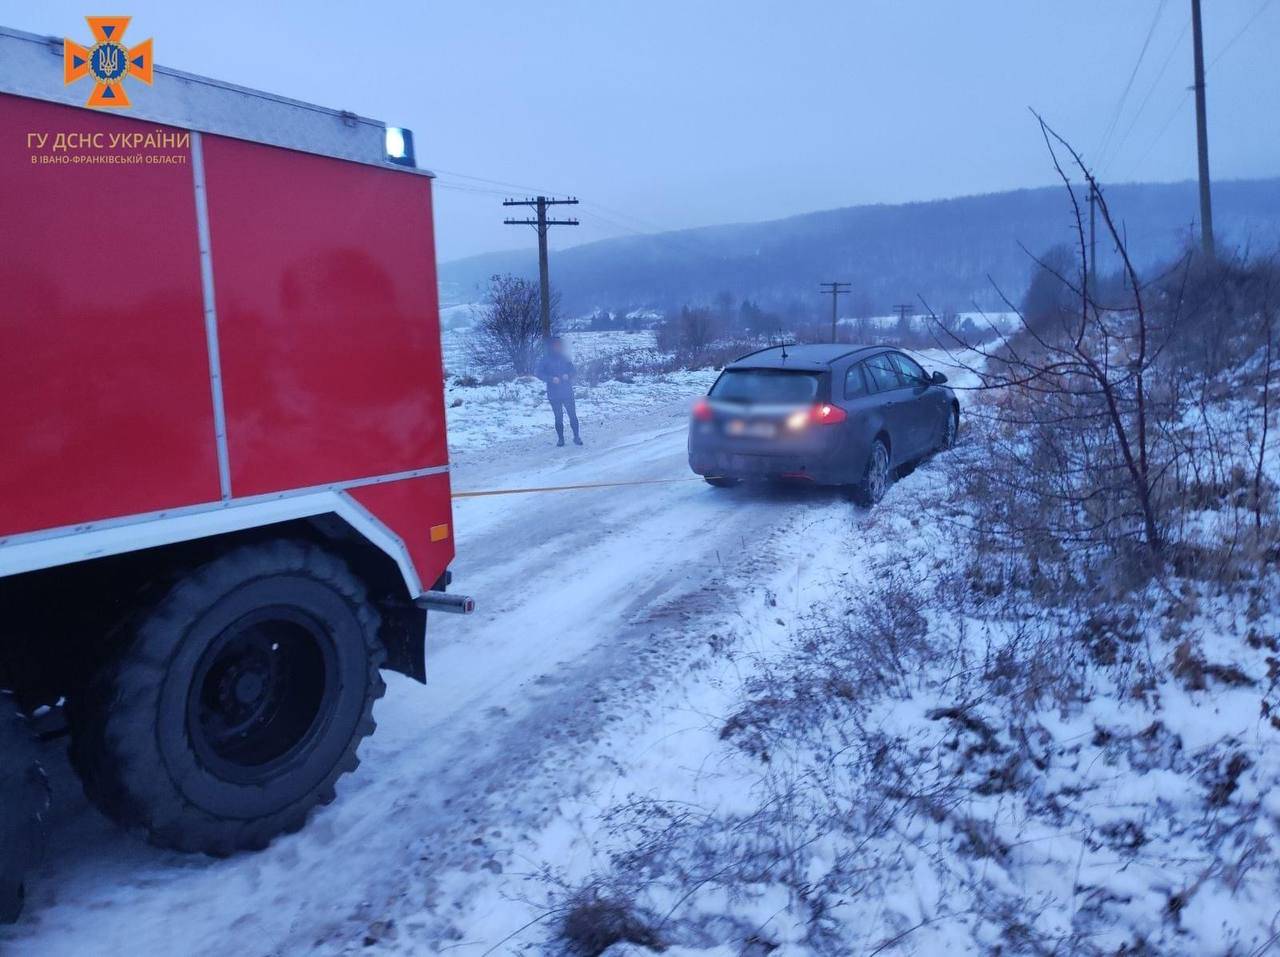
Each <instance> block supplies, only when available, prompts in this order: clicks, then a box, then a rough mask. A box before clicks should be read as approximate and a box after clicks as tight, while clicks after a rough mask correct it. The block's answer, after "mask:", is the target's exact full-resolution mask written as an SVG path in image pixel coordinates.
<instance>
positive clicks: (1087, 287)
mask: <svg viewBox="0 0 1280 957" xmlns="http://www.w3.org/2000/svg"><path fill="white" fill-rule="evenodd" d="M1097 205H1098V187H1097V185H1096V184H1095V183H1094V182H1093V181H1092V180H1091V181H1090V182H1089V268H1088V269H1086V270H1085V273H1084V294H1085V299H1089V298H1091V297H1092V296H1093V293H1094V289H1095V287H1096V286H1097V285H1098V231H1097V228H1096V224H1097V216H1096V214H1095V207H1096V206H1097Z"/></svg>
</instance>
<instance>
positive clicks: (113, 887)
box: [0, 399, 865, 954]
mask: <svg viewBox="0 0 1280 957" xmlns="http://www.w3.org/2000/svg"><path fill="white" fill-rule="evenodd" d="M687 409H688V401H687V399H681V400H680V401H670V400H667V401H665V402H663V403H661V404H660V405H658V406H656V407H654V408H653V409H651V410H650V411H649V412H648V414H646V415H644V416H640V417H636V418H633V419H629V420H624V421H610V422H607V423H606V422H601V421H598V420H597V419H596V418H595V417H594V416H592V414H591V412H590V410H589V409H587V410H584V413H585V414H584V437H585V438H586V440H587V443H588V444H587V445H586V447H585V448H574V447H572V446H570V447H568V448H566V449H557V448H555V447H554V446H553V443H552V435H551V432H550V429H548V430H547V433H546V434H545V435H542V436H538V437H536V438H525V439H516V440H513V441H509V442H506V443H502V444H498V445H493V446H490V447H489V448H487V449H485V450H483V451H475V452H470V453H468V454H466V455H465V456H464V457H462V459H461V460H460V461H458V462H456V463H455V475H454V485H455V489H456V490H466V489H479V488H495V487H496V488H505V487H512V486H545V485H559V484H571V483H580V482H591V481H613V480H632V479H668V478H674V479H686V478H688V476H689V472H688V469H687V465H686V461H685V429H686V417H687ZM860 514H862V513H860V512H859V511H858V510H855V509H852V508H851V507H850V506H849V505H848V504H847V503H846V502H844V501H843V500H842V499H841V498H840V496H839V495H838V494H836V493H834V492H824V491H822V490H809V489H806V490H797V491H760V490H750V489H733V490H727V491H726V490H716V489H711V488H708V487H707V486H705V485H704V484H703V483H702V482H701V481H696V480H695V481H679V482H673V483H671V484H650V485H640V486H635V487H628V488H616V489H600V490H590V491H575V492H561V493H544V494H536V495H519V496H501V497H493V498H475V499H463V500H459V501H458V502H457V503H456V512H455V523H456V527H457V536H458V541H459V555H458V560H457V562H456V563H455V565H454V573H455V578H454V581H455V586H454V587H455V589H456V590H458V591H461V592H464V593H466V594H470V595H473V596H474V597H475V598H476V599H477V604H478V608H479V610H478V611H477V613H476V614H475V615H473V616H471V617H469V618H465V619H464V618H457V617H454V616H437V617H434V618H433V619H432V623H431V628H430V638H429V644H428V671H429V678H428V685H427V686H426V687H425V688H424V687H421V686H418V685H416V684H414V683H412V682H410V681H407V680H404V679H400V678H399V677H398V676H395V675H390V676H388V677H389V682H388V683H389V688H388V692H387V696H386V698H385V699H384V700H383V701H382V702H380V703H379V705H378V707H377V710H376V712H375V716H376V718H377V720H378V723H379V729H378V732H377V734H376V735H375V736H374V737H373V738H372V739H371V740H370V741H369V742H367V743H366V744H365V745H364V747H363V748H362V750H361V757H362V760H363V764H362V766H361V768H360V769H359V770H358V771H357V772H356V773H355V774H353V775H351V776H348V777H347V778H345V779H344V780H343V781H342V782H341V784H340V786H339V792H338V800H337V802H336V803H335V804H334V805H333V806H331V807H329V808H325V809H322V810H320V811H319V812H318V813H317V814H315V815H314V816H313V818H312V821H311V823H310V824H309V825H308V827H307V828H306V829H305V830H304V831H302V832H301V833H300V834H297V835H292V836H288V837H285V838H282V839H280V840H278V841H276V842H275V843H274V844H273V845H272V846H271V847H270V848H269V849H268V850H267V851H265V852H263V853H260V854H256V855H245V856H238V857H235V858H233V859H230V860H225V861H214V860H210V859H207V858H191V857H186V856H181V855H177V854H172V853H168V852H163V851H158V850H155V849H152V848H149V847H147V846H145V845H143V844H141V843H140V842H138V841H137V840H136V839H135V838H133V837H131V836H128V835H124V834H121V833H119V832H118V831H117V830H116V829H114V828H113V827H112V826H111V825H109V824H108V823H107V822H106V821H105V820H104V819H103V818H101V817H100V816H99V815H98V814H97V813H96V812H94V811H92V810H91V809H90V808H89V807H88V806H87V805H86V804H85V802H84V799H83V798H82V797H81V796H80V794H79V787H78V783H77V782H76V781H75V779H74V778H73V777H72V775H71V773H70V771H69V770H68V769H67V767H66V765H65V761H63V760H62V759H61V757H60V756H59V755H58V751H59V748H58V746H56V745H55V746H51V748H50V755H49V758H50V761H51V763H52V764H53V765H54V766H53V769H52V771H53V776H54V779H55V781H54V783H55V787H56V789H57V798H58V806H59V810H58V812H57V819H56V820H55V822H54V838H53V842H52V848H51V852H50V854H49V857H48V860H47V862H46V864H45V866H44V867H43V868H42V869H41V870H40V872H39V873H38V874H37V875H36V876H35V880H34V881H33V884H32V888H31V897H30V900H29V910H28V916H27V917H25V918H24V920H23V922H22V923H21V924H19V925H18V926H17V927H15V928H13V929H9V930H6V931H4V932H3V933H0V948H11V949H13V950H15V951H27V952H39V953H43V954H73V953H74V954H86V953H119V952H141V953H177V952H182V953H189V954H215V953H225V952H228V951H229V950H235V951H237V952H239V953H246V954H259V953H260V954H274V953H296V952H302V951H308V950H310V949H312V948H314V947H316V946H319V947H321V948H322V949H324V950H327V951H330V950H343V949H346V948H353V949H358V948H359V947H360V946H361V943H362V941H363V939H364V938H365V936H366V934H367V933H368V929H369V928H370V927H371V926H373V927H375V928H376V927H379V926H382V924H383V922H386V921H396V922H397V925H398V927H399V931H398V934H399V935H400V946H401V947H404V946H405V944H406V940H405V936H404V935H406V934H407V935H409V936H410V938H411V939H414V940H416V942H417V943H416V945H413V946H412V949H418V948H421V949H422V950H423V951H428V950H431V949H434V947H435V946H438V945H439V944H440V943H441V942H443V941H446V940H448V939H449V938H450V937H459V938H462V939H464V940H468V941H469V942H470V943H471V944H472V947H466V948H465V949H464V950H463V952H466V953H471V952H473V948H475V945H476V944H478V943H479V942H478V941H476V940H475V932H476V928H475V927H468V926H466V922H465V921H462V922H458V921H457V918H459V917H460V916H461V914H462V913H463V911H464V909H465V908H466V907H467V905H468V903H469V901H468V900H467V899H466V898H467V892H468V891H467V888H468V881H469V878H468V875H474V876H475V878H476V880H477V881H479V880H482V879H491V878H492V877H493V875H494V874H495V873H498V872H500V871H501V870H502V869H504V868H508V869H509V868H511V867H512V863H513V862H512V860H511V853H510V849H511V848H512V847H513V846H515V845H517V844H518V843H519V842H520V841H521V840H522V839H527V838H528V837H529V836H530V835H531V834H534V833H535V832H537V831H538V830H539V829H541V828H543V827H545V826H547V825H548V824H549V823H550V822H551V821H552V819H553V818H554V817H555V815H556V808H557V804H558V802H559V801H561V800H562V799H565V798H571V797H574V796H575V795H578V794H580V793H582V792H583V791H584V790H585V789H589V788H590V787H591V782H592V780H593V778H594V777H595V776H596V775H598V774H599V773H601V772H602V771H603V770H605V764H604V762H605V761H606V760H607V759H605V758H602V756H601V753H600V751H599V749H595V748H593V747H592V743H593V742H595V741H597V740H598V739H599V738H600V736H601V735H603V734H605V733H606V730H607V728H608V727H609V726H610V725H611V724H612V723H613V722H614V721H616V720H618V719H619V717H620V716H621V715H624V714H626V713H627V712H628V711H629V710H631V709H633V708H634V706H635V705H636V704H637V703H638V702H642V701H644V700H645V699H652V698H653V697H654V696H656V695H658V694H660V693H661V691H662V689H663V688H664V687H666V686H669V685H670V684H671V683H674V682H677V681H678V680H679V678H680V676H681V673H682V670H683V669H684V668H685V667H686V665H687V663H688V661H689V660H690V656H689V655H688V654H685V650H686V646H689V647H691V643H705V641H706V639H707V634H708V627H704V626H706V624H707V622H714V621H715V620H716V619H717V618H718V617H722V616H726V615H732V614H733V613H734V608H735V602H736V600H737V596H738V595H739V593H740V591H741V589H742V587H743V586H744V585H745V584H746V583H748V582H753V581H760V580H762V579H771V578H773V577H775V576H776V575H777V574H778V572H779V570H780V569H783V568H789V567H793V566H795V564H796V563H797V561H803V555H804V549H805V545H804V539H805V535H806V529H807V528H812V527H814V525H815V523H816V524H817V525H820V526H829V525H830V524H831V523H836V522H838V523H840V524H841V525H842V526H847V525H848V524H850V523H856V522H857V521H860V520H861V519H860V518H859V515H860ZM864 517H865V516H864ZM788 531H793V532H795V534H787V533H788ZM495 930H497V929H496V928H495ZM482 937H484V938H486V940H487V944H483V945H480V946H479V947H478V949H474V952H477V953H480V952H484V950H485V949H486V946H489V945H492V944H493V943H494V942H495V940H494V938H490V937H489V935H488V934H487V933H485V934H482ZM498 939H501V938H500V936H499V938H498Z"/></svg>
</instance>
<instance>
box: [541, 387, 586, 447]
mask: <svg viewBox="0 0 1280 957" xmlns="http://www.w3.org/2000/svg"><path fill="white" fill-rule="evenodd" d="M547 398H548V399H550V400H551V411H552V412H554V413H555V416H556V435H558V436H560V438H561V439H563V438H564V414H565V413H566V412H568V413H569V428H571V429H573V437H574V438H577V437H578V407H577V406H576V405H575V404H574V401H573V394H572V393H570V394H569V395H550V396H547Z"/></svg>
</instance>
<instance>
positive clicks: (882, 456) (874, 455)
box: [852, 439, 889, 508]
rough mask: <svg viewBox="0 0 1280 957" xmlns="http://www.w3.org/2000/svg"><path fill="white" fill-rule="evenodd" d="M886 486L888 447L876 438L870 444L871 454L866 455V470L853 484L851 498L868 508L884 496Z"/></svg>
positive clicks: (887, 481) (887, 480)
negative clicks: (856, 482)
mask: <svg viewBox="0 0 1280 957" xmlns="http://www.w3.org/2000/svg"><path fill="white" fill-rule="evenodd" d="M888 487H889V448H888V446H886V445H885V444H884V441H883V440H881V439H876V440H875V443H874V444H873V445H872V446H871V454H870V455H868V456H867V467H866V471H865V472H864V473H863V475H862V479H861V480H860V481H859V482H858V484H856V485H855V486H853V489H852V493H853V500H854V501H855V502H857V503H858V504H859V505H865V506H867V507H868V508H870V507H871V506H872V505H875V504H876V503H878V502H879V501H880V500H881V499H882V498H884V493H885V490H886V489H887V488H888Z"/></svg>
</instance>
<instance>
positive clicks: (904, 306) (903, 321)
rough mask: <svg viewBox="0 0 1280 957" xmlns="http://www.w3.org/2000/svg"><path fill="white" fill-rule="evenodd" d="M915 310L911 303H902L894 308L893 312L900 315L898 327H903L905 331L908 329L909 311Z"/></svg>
mask: <svg viewBox="0 0 1280 957" xmlns="http://www.w3.org/2000/svg"><path fill="white" fill-rule="evenodd" d="M913 308H915V307H914V306H912V305H911V303H909V302H900V303H898V304H897V305H896V306H894V307H893V311H894V312H896V313H897V314H898V325H899V326H901V327H902V328H903V329H906V328H907V327H908V322H907V310H908V309H913Z"/></svg>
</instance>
